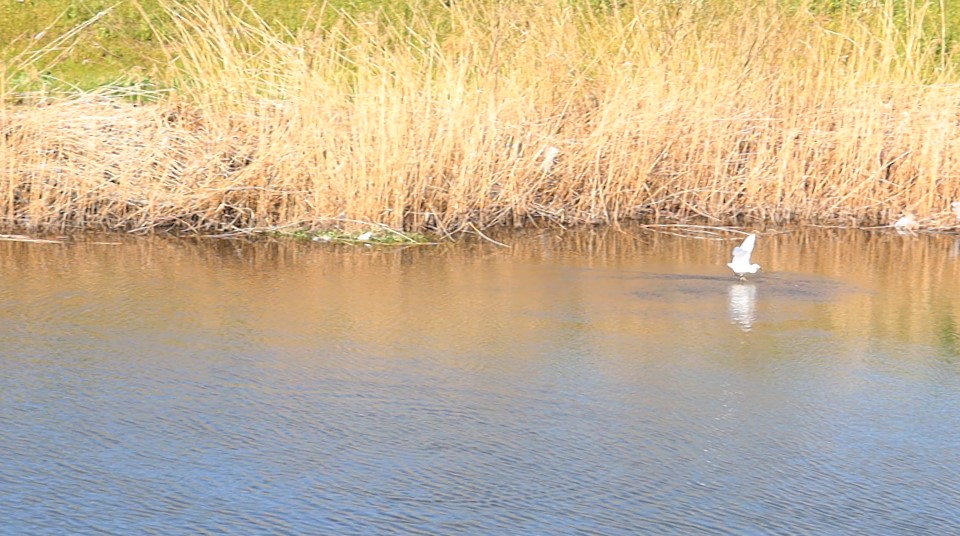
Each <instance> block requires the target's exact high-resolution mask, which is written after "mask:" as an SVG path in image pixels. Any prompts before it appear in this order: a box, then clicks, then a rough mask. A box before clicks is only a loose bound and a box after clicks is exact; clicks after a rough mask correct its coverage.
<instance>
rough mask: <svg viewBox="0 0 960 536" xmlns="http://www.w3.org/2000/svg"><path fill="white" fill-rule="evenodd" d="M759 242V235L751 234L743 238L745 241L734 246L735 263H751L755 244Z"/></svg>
mask: <svg viewBox="0 0 960 536" xmlns="http://www.w3.org/2000/svg"><path fill="white" fill-rule="evenodd" d="M756 243H757V235H749V236H747V237H746V238H744V239H743V243H742V244H740V245H739V246H737V247H735V248H733V261H732V262H733V263H734V264H739V263H741V262H742V263H746V264H750V254H751V253H753V246H754V245H755V244H756Z"/></svg>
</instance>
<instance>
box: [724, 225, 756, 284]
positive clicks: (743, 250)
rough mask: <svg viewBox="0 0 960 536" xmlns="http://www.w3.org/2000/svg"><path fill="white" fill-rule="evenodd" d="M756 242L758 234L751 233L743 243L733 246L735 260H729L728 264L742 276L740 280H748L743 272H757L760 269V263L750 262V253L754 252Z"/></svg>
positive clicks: (734, 271)
mask: <svg viewBox="0 0 960 536" xmlns="http://www.w3.org/2000/svg"><path fill="white" fill-rule="evenodd" d="M756 243H757V235H755V234H751V235H747V237H746V238H744V239H743V243H741V244H740V245H739V246H737V247H735V248H733V260H731V261H730V262H728V263H727V266H729V267H730V269H731V270H733V273H735V274H737V275H738V276H740V281H746V278H745V277H743V274H755V273H757V271H758V270H759V269H760V265H759V264H750V254H751V253H753V246H755V245H756Z"/></svg>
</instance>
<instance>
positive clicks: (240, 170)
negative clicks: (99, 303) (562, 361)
mask: <svg viewBox="0 0 960 536" xmlns="http://www.w3.org/2000/svg"><path fill="white" fill-rule="evenodd" d="M612 4H616V3H612ZM624 4H625V5H623V6H622V7H609V8H598V7H595V6H594V7H591V6H590V5H589V3H588V2H583V1H576V0H568V1H561V0H545V1H539V2H489V1H482V0H457V1H455V2H452V3H451V6H450V7H449V8H448V9H447V8H437V7H435V6H434V4H432V3H431V4H430V6H433V7H429V8H426V7H424V8H419V7H416V6H418V5H420V4H412V7H411V12H410V13H406V14H400V13H393V14H389V13H378V14H374V15H369V16H364V17H350V16H348V15H346V14H340V17H339V19H338V20H339V22H338V23H336V24H334V25H332V26H324V27H321V26H319V25H317V26H316V27H315V29H313V30H311V31H307V32H301V33H298V34H297V35H287V34H285V33H283V32H279V31H276V30H274V29H271V26H270V25H269V24H267V22H265V21H263V20H260V19H258V18H257V17H256V14H255V13H252V11H250V10H247V11H245V12H238V11H236V10H232V11H231V10H230V9H228V8H227V6H226V4H225V3H224V2H222V1H219V0H202V1H200V2H189V3H188V2H178V1H175V0H168V1H167V2H166V8H167V9H168V10H169V11H170V12H171V14H172V15H173V19H174V21H175V25H174V31H173V33H172V34H170V33H167V34H165V35H166V40H165V43H164V46H165V47H166V50H167V51H168V54H169V56H168V57H169V63H170V66H171V71H170V72H171V78H170V81H169V82H170V84H171V86H172V87H175V90H174V91H172V92H171V93H170V94H169V95H168V96H166V97H164V98H162V99H161V100H160V102H158V103H156V104H152V105H145V106H135V105H133V104H130V103H128V102H127V101H125V100H124V99H120V98H116V97H114V96H111V95H110V94H109V93H108V92H106V91H105V92H102V93H100V94H86V95H82V96H79V97H75V98H68V99H48V100H47V101H46V102H43V103H41V104H37V105H30V106H23V105H11V104H5V105H3V106H2V108H0V125H2V126H0V128H2V132H3V135H2V136H0V174H2V177H0V200H2V201H0V220H2V221H3V223H4V224H6V225H7V226H26V227H33V228H76V227H82V228H114V229H125V230H133V231H146V230H151V229H157V228H175V229H181V230H189V231H196V232H205V233H207V232H219V231H231V230H239V229H263V228H275V227H280V226H300V227H321V226H326V225H330V224H332V223H336V222H337V221H340V220H362V221H371V222H377V223H382V224H385V225H389V226H391V227H395V228H404V229H410V230H422V229H433V230H437V231H439V232H441V233H453V232H456V231H458V230H461V229H465V228H467V227H471V226H478V227H484V226H491V225H496V224H504V223H510V224H518V225H519V224H523V223H525V222H528V221H534V220H550V221H554V222H558V223H561V224H567V223H580V222H613V221H618V220H623V219H627V218H642V219H648V220H654V221H663V220H681V221H684V220H693V219H698V220H704V221H707V222H711V223H715V224H720V223H724V224H726V223H737V222H749V223H756V222H761V221H771V222H788V221H794V222H826V221H830V222H839V223H844V224H851V225H857V224H864V225H869V224H876V223H889V222H890V221H891V220H892V219H895V217H896V216H898V215H900V214H901V213H903V212H906V211H910V212H913V213H916V214H917V215H918V216H920V217H921V218H931V219H932V218H942V217H943V216H944V214H945V213H947V212H948V211H949V204H950V202H951V201H954V200H958V199H960V150H958V149H960V128H958V121H960V85H958V84H957V76H956V72H955V71H954V67H953V65H954V63H955V58H954V57H953V56H951V55H949V54H946V53H940V51H941V50H943V49H944V48H945V46H944V43H945V42H946V41H945V39H946V36H945V35H942V34H941V35H939V36H937V35H936V32H934V33H933V34H931V31H930V28H931V27H933V28H936V27H940V26H941V25H940V23H939V22H938V20H937V18H936V17H935V16H933V15H932V14H933V13H936V12H937V10H936V9H934V8H936V7H937V5H936V3H935V2H928V1H920V0H914V1H912V2H907V4H908V5H907V6H906V7H903V6H902V4H903V3H902V2H897V5H898V6H900V7H898V8H897V10H895V9H894V2H893V0H877V1H875V2H864V3H862V4H861V7H859V8H856V9H852V8H851V9H847V10H841V11H837V12H834V13H833V14H832V15H831V16H829V17H828V16H825V15H821V14H817V13H816V12H815V11H814V10H813V9H809V8H808V6H805V5H803V4H800V5H798V6H795V7H794V8H791V9H787V8H784V7H783V6H782V5H781V3H779V2H776V1H775V0H768V1H764V0H761V1H748V0H737V1H734V2H719V1H717V2H712V1H709V0H704V1H692V0H691V1H673V2H666V1H663V0H635V1H632V2H625V3H624ZM940 7H942V6H940ZM319 15H321V14H318V20H319V19H321V18H323V19H326V18H328V17H326V16H322V17H321V16H319ZM931 35H934V37H931ZM3 87H4V86H3V85H2V82H0V93H2V92H3V90H2V88H3ZM3 96H4V97H6V98H5V100H6V101H7V102H9V100H10V95H8V94H5V95H3ZM931 221H932V220H931ZM937 221H940V220H937Z"/></svg>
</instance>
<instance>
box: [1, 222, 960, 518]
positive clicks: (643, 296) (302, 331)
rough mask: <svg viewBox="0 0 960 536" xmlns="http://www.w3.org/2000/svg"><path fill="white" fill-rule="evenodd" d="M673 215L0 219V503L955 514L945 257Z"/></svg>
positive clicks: (951, 337)
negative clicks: (239, 227) (132, 234)
mask: <svg viewBox="0 0 960 536" xmlns="http://www.w3.org/2000/svg"><path fill="white" fill-rule="evenodd" d="M614 239H616V240H623V239H622V238H614ZM614 239H611V240H614ZM518 240H519V239H518ZM676 240H677V242H668V244H667V245H670V244H683V247H684V248H690V249H689V250H684V251H686V252H687V253H686V254H685V255H684V256H682V258H679V259H678V258H673V257H670V258H666V259H664V258H663V257H664V254H663V251H664V249H657V248H658V247H662V248H665V247H666V246H657V245H656V244H650V243H639V244H638V243H637V242H629V243H630V244H633V246H632V247H635V248H637V250H635V251H634V250H631V251H630V252H629V253H630V254H629V255H625V254H624V252H622V251H620V250H617V251H614V252H610V251H607V250H602V251H598V250H596V249H590V248H587V249H584V248H579V249H578V248H574V247H571V245H570V244H567V243H557V244H552V245H549V247H547V246H544V245H543V240H540V241H537V242H535V245H533V246H529V249H523V248H522V247H520V246H517V247H515V248H514V250H512V251H503V250H501V249H496V248H494V247H493V246H489V247H488V246H476V247H468V246H467V245H460V246H457V247H453V248H434V249H429V250H417V251H414V252H411V251H397V250H392V249H384V250H378V249H375V248H353V249H342V248H331V247H329V246H318V245H314V244H290V243H279V244H277V243H267V244H264V243H255V244H222V243H214V244H207V243H200V244H193V243H189V244H184V243H183V242H181V241H176V240H161V239H151V240H121V241H120V243H118V244H114V245H112V246H108V245H103V244H96V245H88V244H83V243H77V244H68V245H63V246H56V247H57V248H59V249H56V250H51V249H46V250H42V249H40V248H41V247H48V248H49V246H47V245H44V246H40V245H31V244H21V245H15V246H8V247H6V249H2V248H0V268H3V270H4V277H3V280H2V282H0V519H2V520H3V522H2V526H0V533H4V534H30V535H45V534H51V535H53V534H57V535H61V534H83V535H85V534H91V535H92V534H124V535H126V534H158V535H171V534H625V535H626V534H951V533H960V507H958V505H960V456H958V455H957V454H958V452H960V450H958V449H960V440H958V438H960V435H958V434H957V433H956V431H957V430H960V355H958V353H957V351H956V346H955V344H956V334H955V331H954V329H955V326H956V323H955V314H956V313H955V312H954V310H953V309H952V308H950V307H951V306H950V304H949V303H947V302H939V301H937V298H935V297H933V296H935V293H932V292H928V291H929V290H930V288H928V287H925V286H924V285H941V286H942V285H946V284H947V283H944V282H943V281H946V280H947V279H948V276H951V274H953V272H950V271H944V270H945V268H944V266H945V265H936V266H933V267H930V266H927V267H926V268H924V267H923V265H921V264H916V266H917V270H921V271H922V270H934V269H935V270H939V271H938V272H937V273H938V274H941V275H940V276H936V277H934V276H931V275H930V274H929V272H924V273H926V274H927V276H926V277H924V276H923V273H921V274H920V275H918V276H917V277H916V278H899V279H898V278H895V277H892V276H891V277H890V278H889V279H888V278H885V276H883V274H882V273H871V274H872V275H871V274H867V275H868V276H869V277H867V276H864V277H863V278H860V277H859V276H857V277H852V278H848V277H845V276H844V275H843V274H841V273H839V272H832V271H831V270H829V269H822V270H814V269H809V268H805V265H804V264H803V261H802V260H797V261H796V262H795V263H794V264H790V263H791V260H790V259H792V258H794V257H791V256H790V255H789V251H791V250H790V246H791V244H792V242H790V238H789V237H782V238H779V240H781V241H782V244H781V245H780V249H781V250H783V251H784V253H783V257H778V258H770V257H768V258H763V249H762V248H763V246H764V244H765V243H769V241H764V240H763V239H761V241H760V242H759V243H758V252H757V253H758V255H757V256H758V257H759V258H760V259H761V261H760V262H763V263H765V264H766V265H767V266H770V265H771V264H772V265H773V266H774V267H775V266H777V265H778V264H779V266H780V268H781V269H778V270H769V271H768V272H767V273H766V274H761V275H759V276H758V277H756V278H753V279H750V280H748V281H747V282H740V281H738V280H737V279H736V278H731V277H730V276H731V274H729V273H725V272H724V271H723V270H725V268H724V267H723V262H726V260H727V259H722V262H721V261H720V260H718V261H717V262H716V263H713V264H712V263H711V262H710V260H711V259H713V258H714V257H720V253H722V252H723V251H724V248H722V247H720V246H717V245H714V244H711V243H701V242H697V241H693V242H692V243H691V242H687V241H681V240H680V239H676ZM809 240H812V239H809V238H807V239H805V241H802V242H799V244H800V245H805V244H808V243H809ZM591 243H592V242H591ZM934 246H935V244H934ZM934 246H929V247H934ZM621 247H626V246H621ZM678 247H680V246H675V247H673V246H672V247H670V248H666V250H667V251H672V250H674V249H676V248H678ZM797 247H798V248H799V246H797ZM824 249H826V248H824ZM796 258H797V259H801V258H802V257H799V256H798V257H796ZM922 258H923V259H928V257H926V256H924V257H922ZM900 262H901V264H902V263H910V262H912V261H911V260H910V259H904V260H901V261H900ZM918 262H919V261H918ZM714 264H716V265H717V266H719V267H718V268H717V267H715V266H714ZM874 264H876V263H874ZM927 264H929V262H927ZM767 266H765V270H766V269H767ZM865 269H866V268H865ZM871 269H872V268H871ZM937 277H942V278H943V279H942V280H941V279H937ZM951 284H952V283H951ZM941 290H944V291H955V290H957V289H956V287H955V286H954V287H944V288H941ZM952 295H956V294H955V292H954V293H953V294H952ZM924 296H926V297H927V298H923V297H924ZM920 300H926V301H924V302H923V303H922V304H920V303H919V302H920ZM911 304H912V305H913V306H912V307H910V305H911Z"/></svg>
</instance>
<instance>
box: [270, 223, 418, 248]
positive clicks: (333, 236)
mask: <svg viewBox="0 0 960 536" xmlns="http://www.w3.org/2000/svg"><path fill="white" fill-rule="evenodd" d="M270 234H271V235H273V236H276V237H286V238H293V239H296V240H310V241H313V242H326V243H331V244H370V245H373V244H377V245H412V244H419V245H426V244H434V243H436V241H435V240H433V239H431V238H430V237H429V236H427V235H425V234H422V233H414V232H400V231H395V230H393V229H387V228H382V227H377V228H375V229H373V230H368V231H363V232H347V231H344V230H340V229H325V230H306V229H297V230H295V231H274V232H271V233H270Z"/></svg>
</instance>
